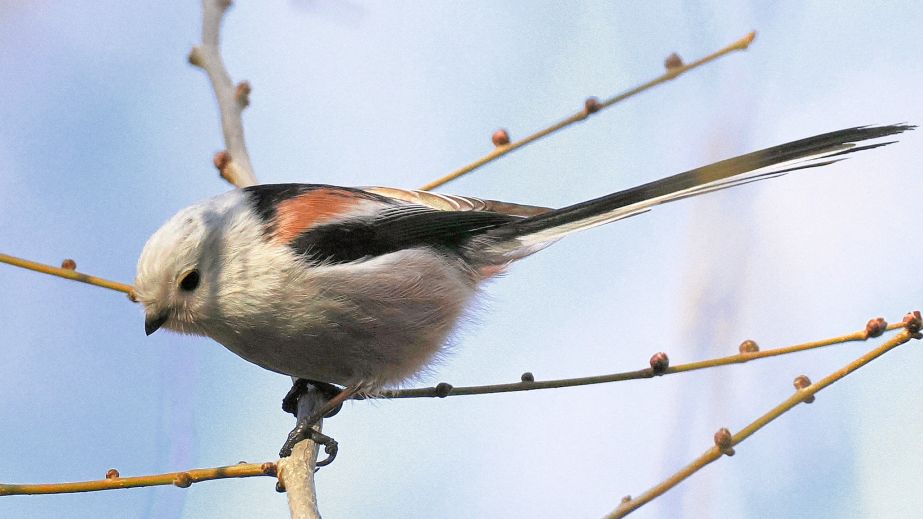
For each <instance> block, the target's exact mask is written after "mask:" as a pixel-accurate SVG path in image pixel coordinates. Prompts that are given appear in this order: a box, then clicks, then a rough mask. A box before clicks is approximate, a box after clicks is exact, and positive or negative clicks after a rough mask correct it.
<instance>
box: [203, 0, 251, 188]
mask: <svg viewBox="0 0 923 519" xmlns="http://www.w3.org/2000/svg"><path fill="white" fill-rule="evenodd" d="M230 6H231V0H202V10H203V13H202V43H201V44H200V45H198V46H196V47H193V48H192V50H191V51H190V52H189V63H191V64H193V65H195V66H197V67H199V68H201V69H202V70H204V71H205V73H206V74H208V79H209V80H210V81H211V84H212V88H213V89H214V91H215V97H216V98H217V99H218V109H219V111H220V112H221V130H222V131H223V133H224V143H225V146H227V150H226V151H221V152H218V153H217V154H216V155H215V159H214V162H215V167H217V168H218V171H219V172H220V173H221V177H222V178H224V179H225V180H227V181H228V182H230V183H231V184H233V185H235V186H237V187H247V186H252V185H254V184H256V183H257V182H256V175H254V173H253V166H252V165H251V164H250V154H249V153H247V146H246V143H245V142H244V124H243V119H242V117H241V115H242V114H243V111H244V108H246V107H247V105H248V104H249V103H250V84H249V83H247V82H246V81H243V82H241V83H239V84H237V85H236V86H235V85H234V84H233V83H232V82H231V77H230V76H229V75H228V71H227V69H226V68H225V66H224V60H222V59H221V49H220V47H219V43H220V36H221V21H222V19H223V18H224V13H225V12H227V10H228V8H229V7H230Z"/></svg>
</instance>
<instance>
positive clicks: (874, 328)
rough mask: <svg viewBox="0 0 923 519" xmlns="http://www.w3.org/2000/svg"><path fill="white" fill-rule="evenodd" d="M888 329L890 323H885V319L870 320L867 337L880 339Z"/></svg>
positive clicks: (867, 326) (866, 328) (866, 331)
mask: <svg viewBox="0 0 923 519" xmlns="http://www.w3.org/2000/svg"><path fill="white" fill-rule="evenodd" d="M887 329H888V323H887V322H886V321H885V319H884V317H876V318H874V319H869V322H868V323H866V325H865V335H866V337H869V338H872V337H880V336H881V334H883V333H885V330H887Z"/></svg>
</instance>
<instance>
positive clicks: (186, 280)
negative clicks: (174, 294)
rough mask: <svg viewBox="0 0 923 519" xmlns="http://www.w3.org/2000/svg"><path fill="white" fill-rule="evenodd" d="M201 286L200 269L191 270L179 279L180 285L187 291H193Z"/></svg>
mask: <svg viewBox="0 0 923 519" xmlns="http://www.w3.org/2000/svg"><path fill="white" fill-rule="evenodd" d="M198 286H199V271H198V270H190V271H189V272H187V273H186V275H185V276H183V279H181V280H179V287H180V288H181V289H183V290H184V291H186V292H192V291H193V290H195V289H196V287H198Z"/></svg>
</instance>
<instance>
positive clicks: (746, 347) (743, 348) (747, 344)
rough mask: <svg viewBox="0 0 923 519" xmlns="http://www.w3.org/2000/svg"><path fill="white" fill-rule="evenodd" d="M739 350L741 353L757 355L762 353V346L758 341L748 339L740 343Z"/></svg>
mask: <svg viewBox="0 0 923 519" xmlns="http://www.w3.org/2000/svg"><path fill="white" fill-rule="evenodd" d="M737 349H738V351H740V352H741V353H756V352H758V351H760V345H759V344H757V343H756V341H754V340H752V339H747V340H745V341H744V342H742V343H740V346H738V348H737Z"/></svg>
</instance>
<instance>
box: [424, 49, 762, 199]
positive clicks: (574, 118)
mask: <svg viewBox="0 0 923 519" xmlns="http://www.w3.org/2000/svg"><path fill="white" fill-rule="evenodd" d="M754 38H756V32H751V33H750V34H747V35H746V36H744V37H743V38H741V39H739V40H737V41H735V42H734V43H732V44H730V45H728V46H727V47H724V48H723V49H721V50H719V51H717V52H714V53H712V54H709V55H708V56H705V57H704V58H702V59H700V60H698V61H694V62H692V63H689V64H684V63H683V62H682V60H681V59H680V58H679V56H677V55H676V54H671V55H670V56H669V57H668V58H667V59H666V62H665V65H666V67H667V71H666V72H664V73H663V74H662V75H660V76H658V77H656V78H654V79H652V80H650V81H648V82H646V83H643V84H641V85H638V86H636V87H634V88H631V89H629V90H626V91H625V92H622V93H621V94H618V95H615V96H613V97H610V98H609V99H606V100H605V101H599V100H598V99H596V98H595V97H590V98H587V100H586V102H585V103H584V105H585V106H584V109H583V110H581V111H579V112H577V113H575V114H573V115H571V116H570V117H568V118H566V119H564V120H561V121H559V122H557V123H555V124H552V125H551V126H549V127H547V128H545V129H542V130H539V131H537V132H535V133H533V134H532V135H529V136H528V137H525V138H523V139H521V140H518V141H515V142H512V143H511V142H510V140H509V135H508V134H507V133H506V131H505V130H498V131H497V132H496V133H494V135H493V142H494V145H496V148H494V150H493V151H491V152H490V153H488V154H487V155H484V156H483V157H481V158H480V159H478V160H476V161H474V162H472V163H471V164H468V165H467V166H463V167H461V168H459V169H456V170H455V171H453V172H451V173H449V174H448V175H446V176H444V177H442V178H440V179H438V180H434V181H432V182H430V183H428V184H426V185H425V186H423V187H421V188H420V189H422V190H423V191H431V190H433V189H436V188H437V187H439V186H442V185H443V184H446V183H448V182H451V181H452V180H455V179H457V178H458V177H460V176H462V175H465V174H467V173H470V172H472V171H474V170H476V169H478V168H480V167H481V166H483V165H485V164H488V163H490V162H493V161H495V160H497V159H499V158H500V157H502V156H504V155H506V154H507V153H510V152H512V151H513V150H517V149H519V148H521V147H523V146H525V145H527V144H530V143H532V142H535V141H537V140H539V139H541V138H542V137H545V136H548V135H551V134H552V133H555V132H557V131H558V130H562V129H564V128H566V127H568V126H570V125H572V124H574V123H578V122H580V121H583V120H584V119H586V118H587V117H589V116H591V115H593V114H594V113H596V112H599V111H601V110H603V109H605V108H609V107H610V106H612V105H614V104H616V103H618V102H621V101H624V100H625V99H628V98H629V97H633V96H634V95H636V94H640V93H641V92H644V91H645V90H649V89H651V88H654V87H655V86H657V85H659V84H661V83H666V82H667V81H670V80H671V79H675V78H676V77H678V76H680V75H682V74H684V73H686V72H688V71H690V70H692V69H694V68H698V67H699V66H701V65H704V64H706V63H708V62H710V61H714V60H716V59H718V58H720V57H722V56H724V55H726V54H730V53H732V52H734V51H738V50H746V49H747V47H749V46H750V44H751V43H753V39H754Z"/></svg>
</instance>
